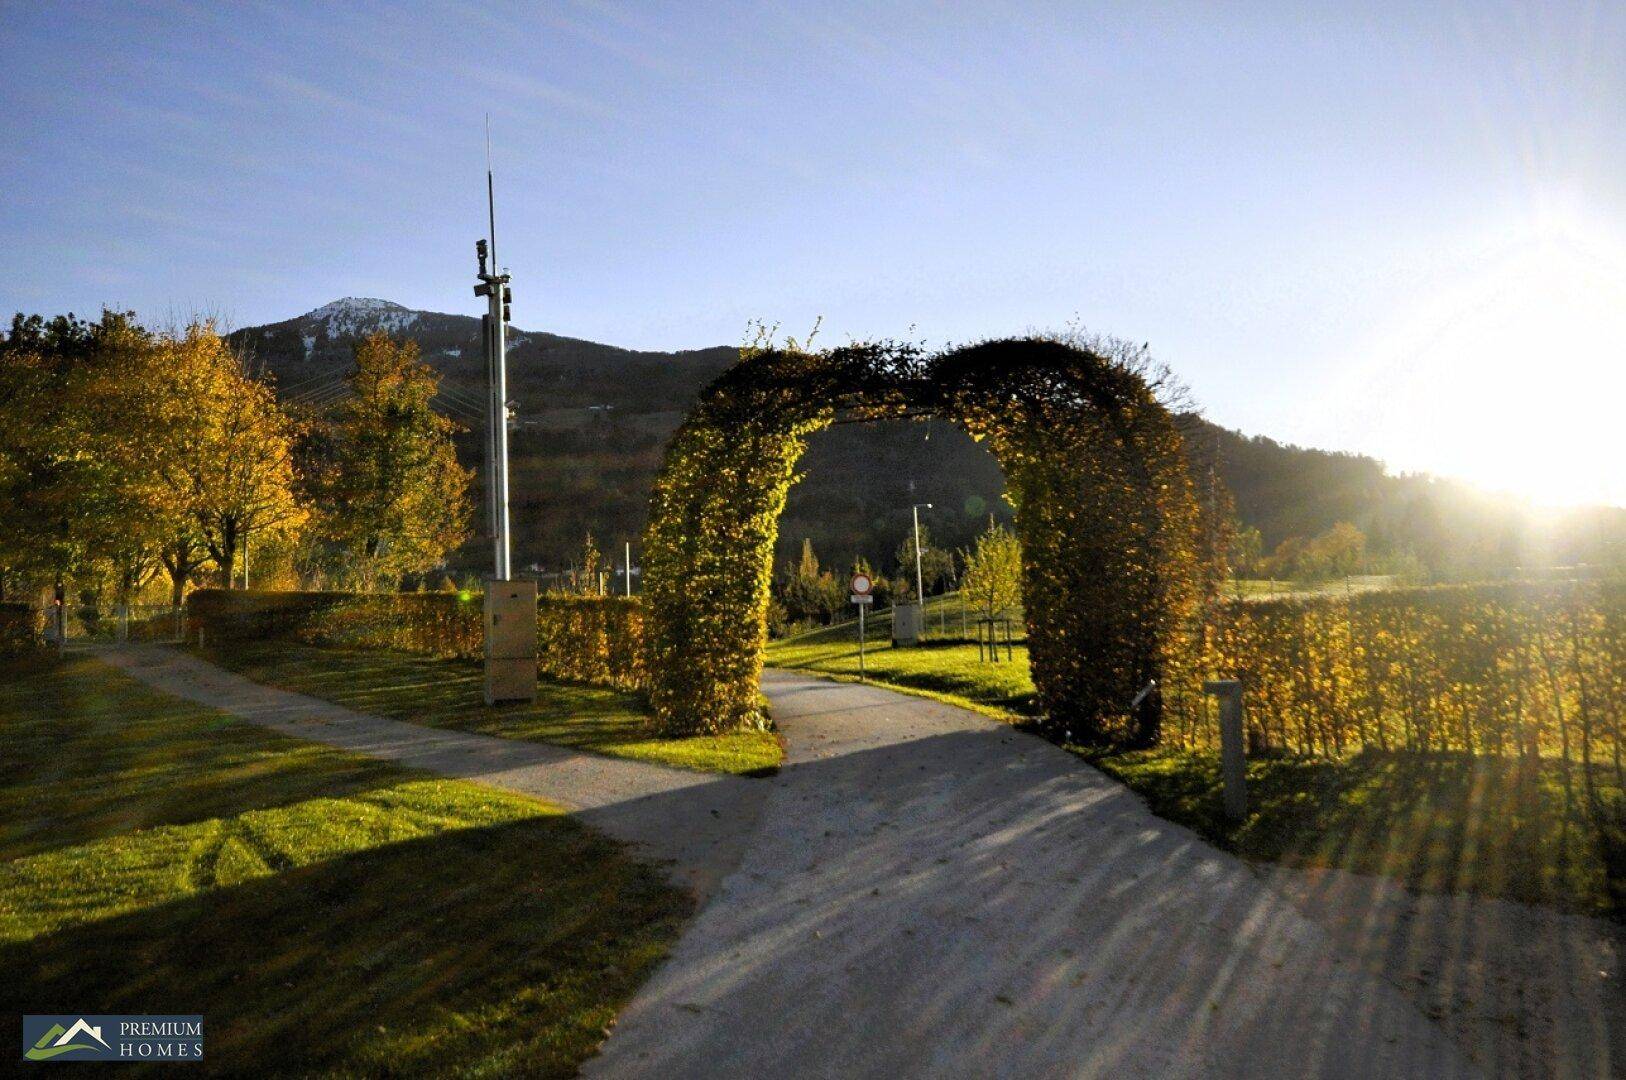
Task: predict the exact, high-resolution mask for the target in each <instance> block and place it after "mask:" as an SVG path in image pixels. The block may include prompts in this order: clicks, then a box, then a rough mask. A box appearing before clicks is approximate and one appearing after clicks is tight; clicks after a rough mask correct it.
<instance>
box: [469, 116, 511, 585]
mask: <svg viewBox="0 0 1626 1080" xmlns="http://www.w3.org/2000/svg"><path fill="white" fill-rule="evenodd" d="M486 209H487V213H488V215H489V223H490V227H491V232H490V238H491V247H490V249H489V257H490V260H491V268H490V272H489V273H488V272H487V269H486V259H487V257H488V249H487V247H486V241H484V240H477V241H475V244H474V251H475V255H476V256H477V257H478V258H479V261H480V271H479V274H478V275H477V276H478V277H479V279H480V284H478V285H476V286H475V287H474V295H475V296H484V297H485V298H486V314H485V316H484V317H483V318H482V319H481V326H482V330H483V333H482V335H481V337H482V339H483V341H484V343H485V350H486V381H487V383H488V385H489V389H490V391H491V401H490V407H489V411H488V413H487V417H486V422H487V431H488V436H489V437H488V438H487V441H486V458H487V460H486V477H487V481H488V484H487V488H488V491H489V496H488V498H487V500H486V505H487V509H488V513H489V514H490V518H491V536H492V547H493V563H494V566H493V576H494V577H495V578H496V579H497V580H498V581H508V580H510V579H511V578H512V577H513V574H512V572H511V571H512V567H511V566H510V563H509V542H508V320H509V317H510V314H511V308H510V306H509V305H510V304H511V303H512V302H513V298H514V296H513V292H512V291H511V290H510V289H509V287H508V280H509V279H508V274H506V273H504V272H503V270H502V267H501V266H500V265H499V264H498V262H497V195H496V185H495V183H494V181H493V180H492V170H491V117H490V116H489V115H487V116H486Z"/></svg>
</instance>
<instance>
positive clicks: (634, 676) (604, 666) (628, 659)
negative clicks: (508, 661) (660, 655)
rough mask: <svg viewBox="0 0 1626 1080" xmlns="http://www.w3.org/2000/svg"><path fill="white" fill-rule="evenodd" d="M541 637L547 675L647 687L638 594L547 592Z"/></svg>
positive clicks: (540, 662)
mask: <svg viewBox="0 0 1626 1080" xmlns="http://www.w3.org/2000/svg"><path fill="white" fill-rule="evenodd" d="M536 637H537V666H538V668H539V669H540V670H541V671H542V673H543V674H545V675H551V676H553V677H554V678H558V679H570V680H574V681H576V682H587V683H595V684H597V685H599V686H613V687H615V688H616V689H618V690H642V689H644V687H645V685H646V670H645V667H644V641H643V637H644V606H643V604H642V602H640V601H639V600H638V599H637V598H636V597H623V596H602V597H601V596H545V597H543V598H542V599H541V600H540V601H539V602H538V603H537V606H536Z"/></svg>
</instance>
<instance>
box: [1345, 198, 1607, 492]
mask: <svg viewBox="0 0 1626 1080" xmlns="http://www.w3.org/2000/svg"><path fill="white" fill-rule="evenodd" d="M1597 235H1598V234H1597V233H1596V232H1593V233H1588V232H1587V231H1585V230H1583V229H1581V228H1579V227H1577V225H1576V223H1575V222H1574V220H1573V218H1572V217H1571V216H1569V215H1546V216H1542V217H1540V218H1538V221H1537V224H1536V226H1535V227H1534V228H1532V229H1529V230H1528V231H1526V232H1525V234H1524V235H1523V236H1522V237H1520V238H1519V240H1518V241H1517V242H1516V243H1513V244H1510V245H1508V246H1507V247H1506V248H1505V249H1503V250H1500V251H1498V252H1497V253H1496V255H1495V256H1494V257H1492V258H1490V259H1488V260H1486V261H1485V263H1484V264H1483V265H1482V268H1481V269H1480V270H1479V271H1478V272H1477V273H1475V274H1473V275H1471V276H1469V277H1468V278H1467V279H1466V280H1464V281H1461V282H1458V283H1456V284H1455V286H1454V287H1451V288H1449V289H1446V290H1443V291H1441V292H1440V293H1439V294H1437V295H1435V296H1433V297H1430V298H1428V299H1427V300H1425V301H1423V302H1422V303H1421V304H1419V305H1418V308H1417V310H1416V311H1415V312H1414V313H1413V314H1412V315H1411V317H1410V318H1409V319H1407V320H1406V322H1405V324H1404V325H1402V326H1401V327H1400V328H1398V329H1397V330H1395V331H1393V332H1391V333H1390V334H1389V335H1388V340H1387V342H1386V343H1385V344H1384V345H1383V346H1382V347H1380V349H1379V350H1378V352H1379V354H1380V356H1381V359H1379V360H1377V361H1376V362H1369V363H1368V364H1367V365H1365V371H1364V372H1363V379H1362V381H1363V382H1364V383H1365V384H1366V386H1367V388H1368V389H1367V391H1366V393H1365V394H1363V397H1364V398H1365V400H1364V402H1363V404H1362V405H1361V406H1360V407H1357V408H1353V409H1350V410H1349V411H1348V413H1346V419H1347V420H1351V421H1353V422H1354V424H1357V425H1358V426H1359V427H1360V428H1364V429H1365V431H1364V433H1361V435H1358V436H1357V437H1358V438H1359V441H1360V443H1361V444H1364V445H1362V447H1361V448H1362V449H1366V450H1369V451H1371V452H1374V453H1376V454H1377V455H1378V456H1379V457H1381V458H1383V459H1384V460H1385V462H1386V463H1387V464H1388V465H1389V466H1390V467H1391V469H1394V470H1397V471H1426V472H1430V473H1435V474H1438V475H1442V476H1454V477H1459V478H1461V479H1464V480H1468V481H1470V482H1472V483H1475V484H1477V485H1479V486H1481V487H1484V488H1487V489H1490V490H1494V491H1505V492H1509V493H1512V494H1516V495H1519V496H1522V497H1525V498H1527V499H1529V500H1531V501H1532V502H1535V503H1538V504H1542V505H1552V506H1562V505H1574V504H1579V503H1606V504H1613V505H1626V468H1623V464H1626V453H1623V450H1626V435H1623V432H1626V424H1623V422H1622V418H1621V411H1622V408H1623V405H1622V399H1623V396H1626V255H1623V254H1622V252H1621V251H1620V250H1618V249H1613V248H1611V247H1609V246H1608V245H1606V244H1604V243H1601V242H1599V241H1598V240H1597V239H1596V237H1597ZM1343 426H1344V427H1345V428H1346V430H1349V431H1350V433H1351V434H1352V435H1355V434H1356V433H1355V431H1354V430H1353V429H1352V427H1351V424H1350V423H1346V424H1344V425H1343Z"/></svg>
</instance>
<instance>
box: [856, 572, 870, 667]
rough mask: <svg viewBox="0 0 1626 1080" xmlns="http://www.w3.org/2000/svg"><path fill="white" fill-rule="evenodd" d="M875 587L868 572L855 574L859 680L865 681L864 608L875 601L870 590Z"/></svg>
mask: <svg viewBox="0 0 1626 1080" xmlns="http://www.w3.org/2000/svg"><path fill="white" fill-rule="evenodd" d="M874 587H875V584H874V582H872V581H870V578H869V575H868V574H854V575H853V580H852V602H853V603H855V604H857V605H858V681H859V682H863V681H864V676H865V672H864V610H865V609H866V608H868V607H869V606H870V605H871V604H873V603H875V597H873V596H871V595H870V590H871V589H873V588H874Z"/></svg>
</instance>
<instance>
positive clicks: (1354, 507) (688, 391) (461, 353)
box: [232, 299, 1626, 577]
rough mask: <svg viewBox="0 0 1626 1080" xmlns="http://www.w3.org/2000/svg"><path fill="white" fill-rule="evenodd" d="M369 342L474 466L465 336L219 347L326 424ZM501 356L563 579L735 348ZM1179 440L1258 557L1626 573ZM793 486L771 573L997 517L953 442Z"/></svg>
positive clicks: (341, 316) (1527, 538)
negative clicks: (394, 350)
mask: <svg viewBox="0 0 1626 1080" xmlns="http://www.w3.org/2000/svg"><path fill="white" fill-rule="evenodd" d="M377 328H383V329H387V330H389V331H390V332H392V333H395V334H399V335H402V336H406V337H410V338H412V339H413V340H415V341H416V342H417V343H418V345H419V347H420V348H421V349H422V351H423V357H424V359H425V360H427V361H428V362H429V363H430V364H432V365H433V366H434V367H436V368H437V369H439V370H440V371H441V372H442V373H443V375H444V382H443V383H442V390H441V395H440V398H439V399H438V401H437V404H438V405H439V406H440V407H441V408H442V409H444V410H445V411H446V412H447V413H449V414H450V415H451V416H453V417H454V418H456V419H457V420H459V421H460V422H462V423H463V424H465V425H466V426H467V427H468V428H469V429H470V430H468V431H467V432H466V433H465V434H464V435H463V436H461V438H460V440H459V450H460V455H461V456H462V457H463V460H464V462H465V463H466V464H468V465H471V466H478V464H479V461H480V453H481V448H482V437H481V435H480V425H481V424H482V422H483V411H482V409H483V406H482V395H483V393H484V380H485V372H484V366H483V364H482V362H481V358H480V344H479V333H480V324H479V320H478V319H475V318H472V317H469V316H463V315H446V314H438V313H433V312H423V311H412V310H409V309H407V308H404V307H401V306H399V305H396V304H392V303H389V302H387V301H382V300H357V299H346V300H340V301H336V302H334V303H332V304H328V305H326V306H325V307H322V308H318V309H316V310H315V311H312V312H310V313H308V314H306V315H304V316H301V317H299V318H296V319H290V320H288V321H286V322H282V323H276V324H272V325H269V326H262V327H250V328H247V329H244V330H240V331H237V332H236V333H235V334H233V335H232V339H233V341H234V342H236V343H237V344H238V345H240V346H242V347H243V348H244V349H245V350H247V351H248V352H249V353H250V354H251V355H252V356H253V358H254V360H255V362H256V364H257V365H258V366H259V367H260V368H261V370H263V371H264V372H266V373H267V374H268V375H269V376H270V377H271V378H273V379H274V380H275V382H276V384H277V386H278V389H279V393H280V394H281V396H282V397H283V399H284V400H285V401H286V402H288V403H290V404H293V405H304V406H309V407H313V408H320V407H323V406H325V405H327V404H330V403H331V402H332V401H334V400H335V399H336V398H337V397H339V396H341V395H342V394H343V393H344V392H345V391H344V383H343V378H344V375H345V373H346V371H347V370H348V369H349V365H350V353H351V342H352V341H353V340H354V338H355V336H356V335H358V334H361V333H365V332H368V331H371V330H373V329H377ZM510 343H511V351H510V357H509V365H510V366H509V387H510V397H511V399H512V401H513V404H514V408H515V412H516V427H515V431H514V435H513V439H512V442H511V447H512V454H513V466H512V468H513V475H512V482H511V489H512V497H513V504H512V514H513V520H514V525H515V539H516V542H517V545H518V550H517V551H516V553H515V554H516V562H517V563H518V564H519V565H521V566H532V565H534V566H537V567H539V568H541V569H545V570H553V569H561V568H564V567H567V566H569V565H571V564H572V562H573V560H574V559H575V558H576V557H577V554H578V552H579V551H580V549H581V546H582V539H583V536H584V534H586V533H587V532H591V533H592V534H593V535H594V536H595V537H596V538H597V539H598V540H599V541H600V543H601V545H602V546H603V547H604V548H605V549H606V550H608V549H610V548H612V547H614V548H615V549H616V550H617V551H619V547H620V544H621V542H622V541H624V540H627V539H636V537H637V535H638V534H639V532H640V531H641V530H642V528H643V523H644V510H645V501H646V499H647V496H648V492H649V487H650V483H651V481H652V480H653V478H654V476H655V472H656V470H657V469H658V468H659V466H660V460H661V453H662V449H663V448H664V446H665V442H666V439H667V437H668V436H669V435H670V434H671V432H672V430H673V429H674V428H675V427H676V426H677V424H678V423H679V422H680V421H681V420H682V418H683V415H684V413H685V411H686V410H687V409H688V407H689V406H690V405H691V404H692V403H693V402H694V400H695V398H696V397H697V395H698V394H699V392H700V390H701V388H702V387H704V386H705V384H706V383H707V382H708V381H710V380H711V379H712V378H714V377H715V376H716V375H717V374H718V373H720V372H721V371H723V370H724V369H725V368H727V367H728V366H729V365H730V364H731V363H733V361H734V359H735V358H736V356H737V355H738V351H737V349H736V348H734V347H730V346H718V347H714V348H708V349H699V350H692V351H685V352H672V353H659V352H634V351H631V350H627V349H618V348H615V347H613V346H609V345H601V344H598V343H596V342H591V341H582V340H579V339H575V338H567V337H560V336H558V335H555V334H548V333H542V332H537V331H530V330H519V329H515V330H514V331H512V332H511V337H510ZM1186 427H1187V442H1188V447H1189V449H1190V452H1191V454H1192V457H1193V461H1194V464H1195V465H1196V466H1197V467H1198V468H1199V469H1201V470H1204V471H1205V472H1206V470H1207V469H1208V468H1210V467H1213V468H1214V469H1215V470H1216V471H1217V472H1218V474H1219V476H1220V477H1221V478H1222V479H1223V480H1224V482H1225V484H1226V485H1227V486H1228V487H1229V488H1230V490H1231V492H1232V493H1233V495H1234V498H1235V501H1236V508H1237V513H1238V517H1239V518H1240V519H1241V521H1242V522H1243V523H1244V524H1246V525H1249V526H1252V527H1253V528H1255V529H1257V530H1258V531H1259V534H1260V540H1261V543H1262V546H1263V551H1264V552H1265V553H1266V554H1268V553H1269V552H1270V551H1272V550H1274V549H1275V548H1276V547H1277V546H1278V545H1280V544H1282V543H1283V542H1284V541H1288V540H1290V539H1292V538H1294V537H1302V538H1310V537H1313V536H1315V535H1317V534H1320V533H1322V532H1324V531H1326V530H1327V529H1329V528H1331V527H1332V526H1333V525H1334V524H1336V523H1338V522H1350V523H1353V524H1354V525H1356V526H1357V527H1358V528H1360V529H1361V530H1362V531H1363V532H1364V533H1365V534H1366V537H1367V551H1368V552H1369V553H1370V554H1371V555H1372V556H1374V557H1375V558H1381V559H1389V558H1391V557H1393V558H1396V559H1400V561H1401V562H1402V563H1403V564H1405V565H1413V566H1416V567H1417V568H1419V569H1420V570H1421V571H1423V572H1424V573H1426V574H1428V575H1430V576H1445V577H1464V576H1467V577H1473V576H1485V575H1497V574H1500V573H1505V572H1507V571H1509V570H1511V569H1513V568H1515V567H1518V566H1521V565H1524V566H1533V565H1550V564H1573V563H1576V562H1588V563H1600V562H1607V561H1610V560H1619V559H1620V558H1621V557H1622V551H1623V537H1626V510H1620V509H1592V510H1578V511H1571V512H1566V513H1564V514H1556V515H1554V514H1542V513H1537V512H1533V511H1531V510H1530V509H1529V508H1528V507H1526V506H1523V505H1521V504H1519V503H1517V502H1515V501H1513V500H1509V499H1505V498H1501V497H1497V496H1491V495H1487V494H1484V493H1481V492H1479V491H1477V490H1475V489H1473V488H1470V487H1468V486H1466V485H1463V484H1458V483H1453V482H1447V481H1439V480H1434V479H1432V478H1428V477H1395V476H1389V475H1386V474H1385V472H1384V470H1383V466H1382V465H1381V463H1379V462H1378V461H1376V460H1374V459H1372V458H1368V457H1362V456H1359V455H1354V454H1343V453H1330V452H1327V451H1321V450H1308V449H1303V448H1299V447H1294V446H1287V445H1283V444H1281V443H1277V442H1275V441H1273V440H1271V439H1268V438H1264V437H1249V436H1245V435H1243V434H1241V433H1238V432H1234V431H1230V430H1227V429H1224V428H1220V427H1217V426H1215V425H1213V424H1210V423H1207V422H1206V421H1203V420H1202V419H1200V418H1197V417H1188V418H1186ZM801 472H802V476H803V479H802V481H801V483H800V484H798V485H797V486H796V487H795V488H793V489H792V492H791V497H790V502H789V505H788V507H787V509H786V512H785V517H784V520H783V525H782V529H781V538H780V555H781V558H782V559H788V558H789V557H791V556H792V555H793V554H795V552H796V551H798V550H799V549H800V546H801V542H802V539H803V538H804V537H805V538H811V539H812V540H813V543H814V546H815V547H816V549H817V550H818V552H819V553H820V555H821V556H822V557H823V558H824V559H825V561H826V562H827V563H831V562H838V561H841V560H844V559H846V558H848V557H850V556H852V555H855V554H862V555H864V556H865V557H866V558H868V559H869V560H870V561H871V562H872V563H873V564H875V565H876V566H877V567H878V568H883V569H886V568H890V565H891V562H892V558H893V553H894V551H895V550H896V548H897V545H898V543H899V542H900V541H901V540H902V539H903V538H904V534H905V532H906V531H907V529H908V526H909V522H910V515H909V508H910V505H911V504H913V503H916V502H920V503H926V502H929V503H931V504H932V509H930V510H923V511H922V521H923V522H924V523H925V524H927V525H928V527H929V528H930V529H931V532H932V534H933V536H934V540H935V543H936V544H937V545H940V546H943V545H946V546H950V547H956V548H958V547H964V546H966V545H968V544H969V543H970V542H971V539H972V537H973V536H974V535H975V534H976V532H978V531H980V529H981V528H982V527H983V526H984V525H985V524H986V522H987V518H988V516H989V515H990V514H993V515H995V516H996V517H1000V518H1008V516H1009V513H1010V510H1009V507H1007V506H1005V505H1004V503H1003V501H1002V499H1001V495H1002V492H1003V483H1002V480H1001V477H1000V473H999V469H998V467H997V466H996V465H995V464H994V462H993V460H992V458H991V457H990V456H989V455H988V454H987V453H986V452H985V451H984V450H982V449H981V448H980V447H978V446H977V445H976V444H975V443H973V442H972V441H971V439H970V438H969V437H967V436H966V435H964V434H963V433H962V432H960V431H959V430H958V429H957V428H955V427H953V426H952V425H950V424H946V423H939V422H932V423H908V422H893V423H884V424H871V425H840V426H837V427H834V428H831V429H829V430H827V431H824V432H821V433H819V434H818V435H816V436H814V438H813V439H812V441H811V443H810V445H809V449H808V453H807V456H806V457H805V458H804V459H803V461H802V466H801ZM477 505H478V504H477ZM484 550H485V549H484V547H483V542H482V541H481V540H480V539H479V538H476V539H475V540H473V541H471V542H470V545H469V547H468V548H466V549H465V556H466V559H465V561H466V562H467V564H468V566H469V567H471V568H479V567H480V566H481V565H482V563H483V559H484Z"/></svg>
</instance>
